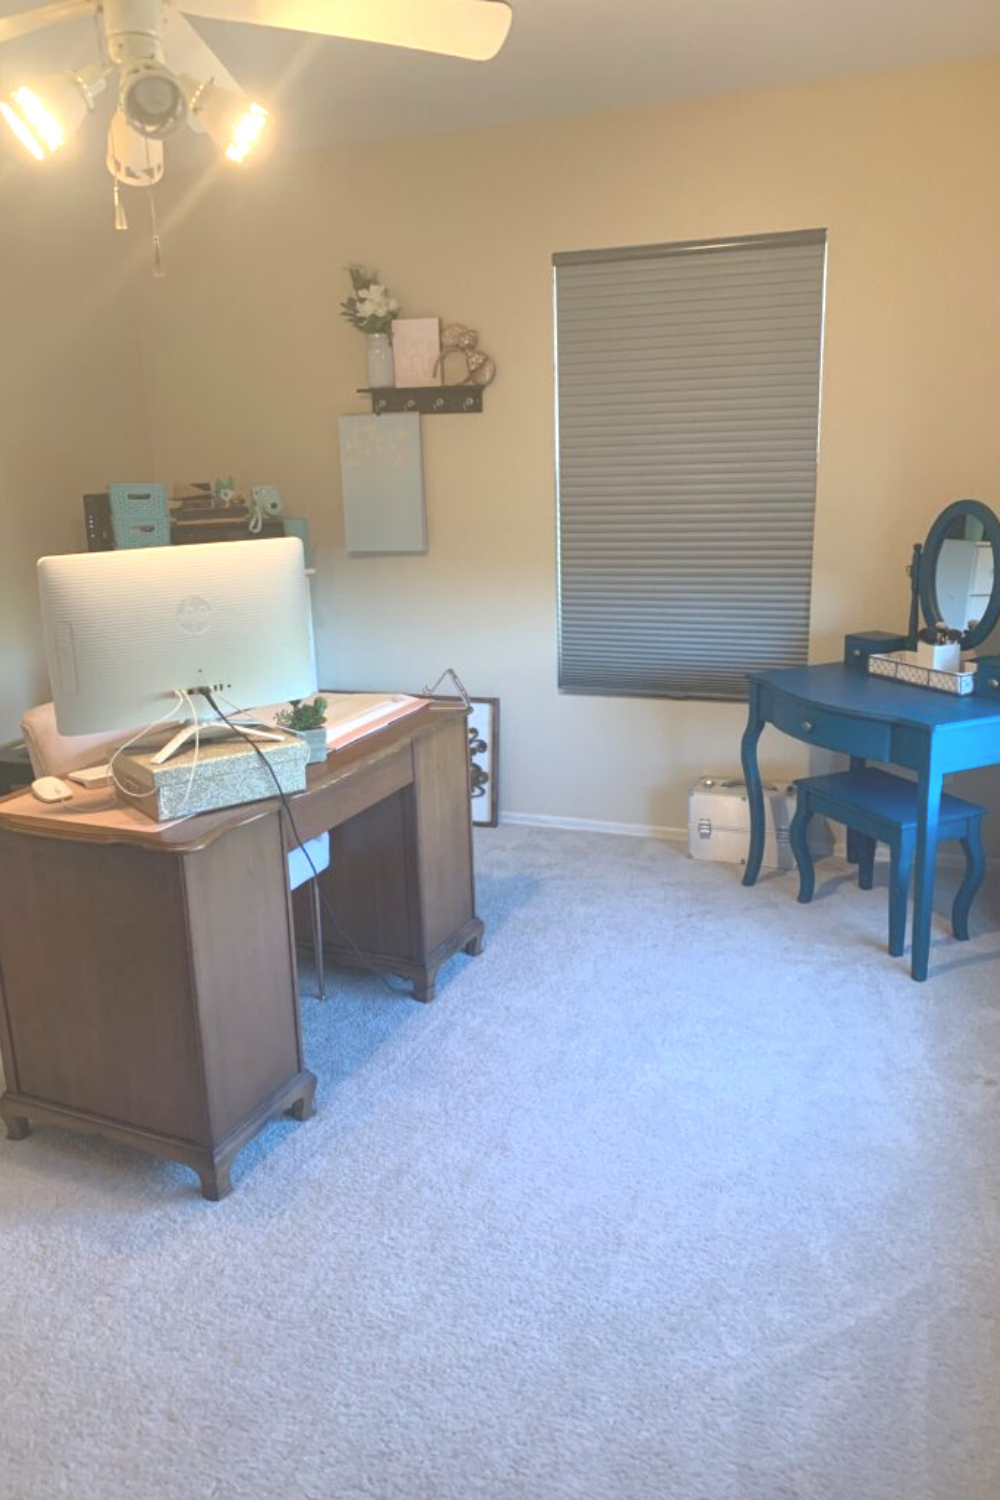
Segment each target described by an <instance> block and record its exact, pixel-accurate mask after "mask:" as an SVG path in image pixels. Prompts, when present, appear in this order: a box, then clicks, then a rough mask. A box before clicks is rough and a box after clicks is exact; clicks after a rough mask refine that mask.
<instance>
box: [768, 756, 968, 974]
mask: <svg viewBox="0 0 1000 1500" xmlns="http://www.w3.org/2000/svg"><path fill="white" fill-rule="evenodd" d="M795 787H796V791H797V794H798V795H797V804H796V809H795V816H794V818H793V819H792V824H791V828H790V829H789V841H790V843H791V846H792V853H793V854H794V856H795V863H796V865H797V866H798V871H799V900H800V901H803V902H808V901H811V900H812V898H813V891H814V890H815V885H816V876H815V871H814V868H813V861H812V855H811V854H810V852H809V843H808V839H807V837H806V834H807V830H808V827H809V820H810V818H811V817H812V816H813V814H814V813H820V814H821V815H822V816H823V817H826V818H832V819H833V821H834V822H835V823H843V824H844V825H845V826H846V827H847V828H849V829H851V830H852V831H853V832H854V833H855V834H856V835H857V840H856V849H857V853H858V885H859V886H860V887H861V889H862V890H863V891H870V890H871V888H872V881H873V877H874V868H875V846H876V843H878V842H879V841H881V842H882V843H884V844H888V846H889V853H890V866H889V952H890V953H891V954H892V955H893V956H894V957H897V958H898V957H899V955H900V954H901V953H902V952H903V949H904V947H905V945H906V902H907V890H908V887H909V883H910V867H911V865H912V864H913V855H914V851H915V850H916V846H917V785H916V783H915V782H913V781H906V780H904V778H903V777H902V776H893V775H891V774H890V773H889V772H888V771H878V770H874V769H872V768H871V767H865V768H864V769H863V770H857V771H841V772H839V773H836V774H834V775H831V776H806V777H803V778H802V779H801V780H799V781H796V783H795ZM985 814H986V809H985V807H979V806H978V805H977V804H976V803H975V802H966V801H964V800H963V799H962V798H961V797H953V796H952V795H951V794H950V793H948V792H944V793H942V795H941V810H940V813H939V814H938V826H937V839H936V842H937V843H939V844H941V843H944V842H945V841H946V840H947V839H958V840H959V842H960V843H961V845H962V852H963V854H964V855H965V876H964V879H963V880H962V883H961V885H960V886H959V888H958V891H957V892H956V894H955V899H954V901H953V902H952V907H951V926H952V931H953V932H954V934H955V936H956V938H959V939H960V940H962V941H964V940H965V939H966V938H967V937H968V936H969V912H970V911H971V909H972V903H973V901H974V900H975V898H976V893H977V891H978V890H979V887H980V886H981V885H982V883H983V875H984V874H985V871H986V860H985V858H984V856H983V840H982V822H983V818H984V816H985Z"/></svg>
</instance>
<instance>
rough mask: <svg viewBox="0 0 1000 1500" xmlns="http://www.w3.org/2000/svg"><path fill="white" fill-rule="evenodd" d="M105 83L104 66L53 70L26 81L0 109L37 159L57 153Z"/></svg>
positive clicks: (83, 117) (82, 118)
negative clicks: (71, 71)
mask: <svg viewBox="0 0 1000 1500" xmlns="http://www.w3.org/2000/svg"><path fill="white" fill-rule="evenodd" d="M103 87H104V77H103V74H102V72H101V70H100V69H97V70H96V71H94V70H89V69H88V70H87V72H86V73H84V74H76V73H53V74H51V75H50V76H49V77H47V78H40V79H37V80H33V81H32V82H31V83H30V84H27V83H24V84H22V85H21V86H20V87H19V88H16V89H14V91H13V92H12V93H11V95H10V96H9V98H8V99H6V100H5V101H3V103H0V113H2V114H3V118H4V119H5V120H6V122H7V124H8V125H9V126H10V128H11V130H13V132H14V134H15V135H16V136H17V137H18V139H19V140H20V141H21V143H22V145H24V146H26V147H27V148H28V150H29V151H30V152H31V154H32V156H33V157H35V159H36V160H37V161H44V160H45V158H46V157H47V156H54V155H55V153H56V152H57V151H59V150H60V149H61V148H62V147H63V146H64V145H65V144H66V142H67V141H68V140H69V138H70V136H71V135H72V134H73V132H74V131H75V130H77V129H78V128H79V127H80V125H81V124H82V123H83V121H84V120H85V119H86V117H87V114H88V112H89V111H90V110H91V109H93V107H94V105H93V101H94V97H95V96H96V95H97V94H99V93H100V91H101V89H102V88H103Z"/></svg>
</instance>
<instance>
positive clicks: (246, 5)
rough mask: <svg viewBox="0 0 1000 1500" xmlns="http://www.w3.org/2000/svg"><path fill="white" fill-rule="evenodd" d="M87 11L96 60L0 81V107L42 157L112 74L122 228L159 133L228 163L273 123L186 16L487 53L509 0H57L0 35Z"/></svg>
mask: <svg viewBox="0 0 1000 1500" xmlns="http://www.w3.org/2000/svg"><path fill="white" fill-rule="evenodd" d="M185 13H186V14H185ZM93 15H97V16H99V17H100V20H101V23H102V26H103V38H104V43H103V45H104V56H103V57H102V60H101V63H100V64H98V65H91V66H89V67H86V68H83V69H80V70H79V71H77V72H62V73H54V74H50V75H48V76H46V77H44V78H40V79H35V80H31V79H25V80H23V81H21V82H18V83H17V85H16V87H14V88H13V89H11V90H9V91H6V90H5V91H0V93H2V97H0V117H2V118H3V120H4V121H5V122H6V123H7V125H9V126H10V128H11V130H12V131H13V133H14V135H16V136H17V138H18V140H19V141H20V142H21V144H22V146H24V147H25V149H26V150H27V151H28V152H29V153H30V154H31V156H33V157H34V158H35V160H36V161H45V160H46V158H48V157H51V156H53V155H55V154H56V153H57V152H58V151H60V150H61V149H62V147H63V146H64V145H65V144H66V142H67V141H68V140H69V139H70V137H71V136H72V135H73V133H74V132H75V131H76V130H78V129H79V127H80V126H81V125H82V124H83V122H84V120H85V119H86V118H87V115H88V114H90V113H91V112H92V111H93V109H94V102H95V100H96V98H97V97H98V96H99V95H100V94H101V93H102V92H103V91H104V89H105V88H106V87H107V85H108V82H109V80H111V79H112V78H113V79H114V86H115V97H116V103H117V108H116V110H115V112H114V115H113V117H112V120H111V124H110V128H109V131H108V148H107V155H106V158H105V160H106V163H107V167H108V171H109V172H110V173H111V176H112V177H113V179H114V183H115V222H116V225H117V227H119V228H124V227H125V215H124V210H123V209H122V207H121V201H120V197H119V193H118V189H119V185H120V184H124V185H125V186H128V187H146V188H150V187H152V186H153V184H154V183H157V182H159V180H160V178H161V177H162V176H163V171H164V161H163V142H164V141H165V140H166V139H168V138H169V137H170V136H172V135H174V134H176V132H177V131H179V130H181V129H183V127H184V126H185V125H187V126H188V127H189V128H190V129H192V130H194V131H196V132H204V134H206V135H207V136H208V137H209V139H210V140H211V141H212V142H213V143H214V144H215V145H216V146H217V147H218V148H219V150H220V151H221V152H222V154H223V156H224V157H225V158H226V159H227V160H229V161H231V162H234V163H237V164H241V163H243V162H245V161H246V160H247V159H248V158H249V157H250V156H252V155H253V154H254V153H255V152H256V150H257V148H258V146H259V144H260V142H261V140H262V139H263V138H264V137H265V136H266V135H267V134H268V133H269V130H270V124H271V116H270V114H269V113H268V111H267V109H265V107H264V105H263V104H260V103H258V102H257V101H256V100H254V99H251V98H249V97H248V96H247V95H246V94H245V93H244V92H243V90H242V89H241V88H240V87H239V85H238V84H237V83H236V80H235V79H234V78H233V77H232V75H231V74H230V73H229V71H228V69H227V68H226V67H225V64H224V63H222V62H220V61H219V59H218V58H217V57H216V56H215V54H214V53H213V52H212V50H211V48H210V47H209V46H208V44H207V43H206V42H205V41H204V40H203V39H202V37H201V36H200V35H199V33H198V32H197V31H196V30H195V28H194V27H193V26H192V25H191V24H190V22H189V21H188V20H187V19H186V16H187V15H193V16H203V17H206V18H211V19H213V20H219V21H235V22H242V23H245V24H249V25H257V26H266V27H275V28H278V29H281V30H286V31H299V32H307V33H311V34H313V35H319V36H329V37H341V38H347V39H350V40H352V41H367V42H377V43H381V44H383V45H386V46H394V47H406V48H409V49H411V50H414V51H420V52H436V53H441V54H444V55H446V56H450V57H461V58H466V59H471V60H474V61H486V60H488V59H489V58H492V57H495V56H496V54H497V53H498V52H499V50H500V48H501V47H502V46H503V43H504V41H505V40H506V37H507V33H508V31H509V29H510V23H511V10H510V6H509V5H508V4H507V3H506V0H178V3H177V4H176V5H175V4H173V3H172V0H55V3H53V4H49V5H43V6H40V7H37V8H36V9H34V10H28V11H23V12H21V13H20V14H19V15H14V16H8V17H3V18H0V45H2V44H3V43H4V42H8V41H12V40H14V39H15V38H18V37H22V36H27V35H29V34H30V33H31V32H33V31H38V30H41V29H42V28H44V27H50V26H56V25H59V24H61V23H62V22H64V21H75V20H80V19H81V18H83V17H86V16H93ZM150 201H151V202H152V200H150Z"/></svg>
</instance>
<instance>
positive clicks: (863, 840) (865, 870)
mask: <svg viewBox="0 0 1000 1500" xmlns="http://www.w3.org/2000/svg"><path fill="white" fill-rule="evenodd" d="M877 845H878V839H874V838H872V836H871V834H870V833H857V832H855V834H854V849H855V856H856V859H857V865H858V889H859V890H862V891H870V890H871V888H872V886H873V885H874V884H875V849H876V847H877Z"/></svg>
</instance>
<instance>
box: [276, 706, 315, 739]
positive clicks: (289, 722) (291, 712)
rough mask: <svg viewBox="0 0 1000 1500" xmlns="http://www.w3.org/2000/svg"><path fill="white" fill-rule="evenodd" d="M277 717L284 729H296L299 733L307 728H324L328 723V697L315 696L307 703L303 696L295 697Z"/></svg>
mask: <svg viewBox="0 0 1000 1500" xmlns="http://www.w3.org/2000/svg"><path fill="white" fill-rule="evenodd" d="M277 719H278V723H279V724H280V725H281V727H282V729H294V730H295V731H296V733H298V734H301V733H302V732H303V730H306V729H322V728H323V725H324V724H325V723H326V699H325V698H314V699H313V700H312V702H311V703H305V702H304V701H303V700H302V699H301V698H293V699H292V701H291V704H290V705H289V707H288V708H283V709H282V711H281V713H280V714H278V716H277Z"/></svg>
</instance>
